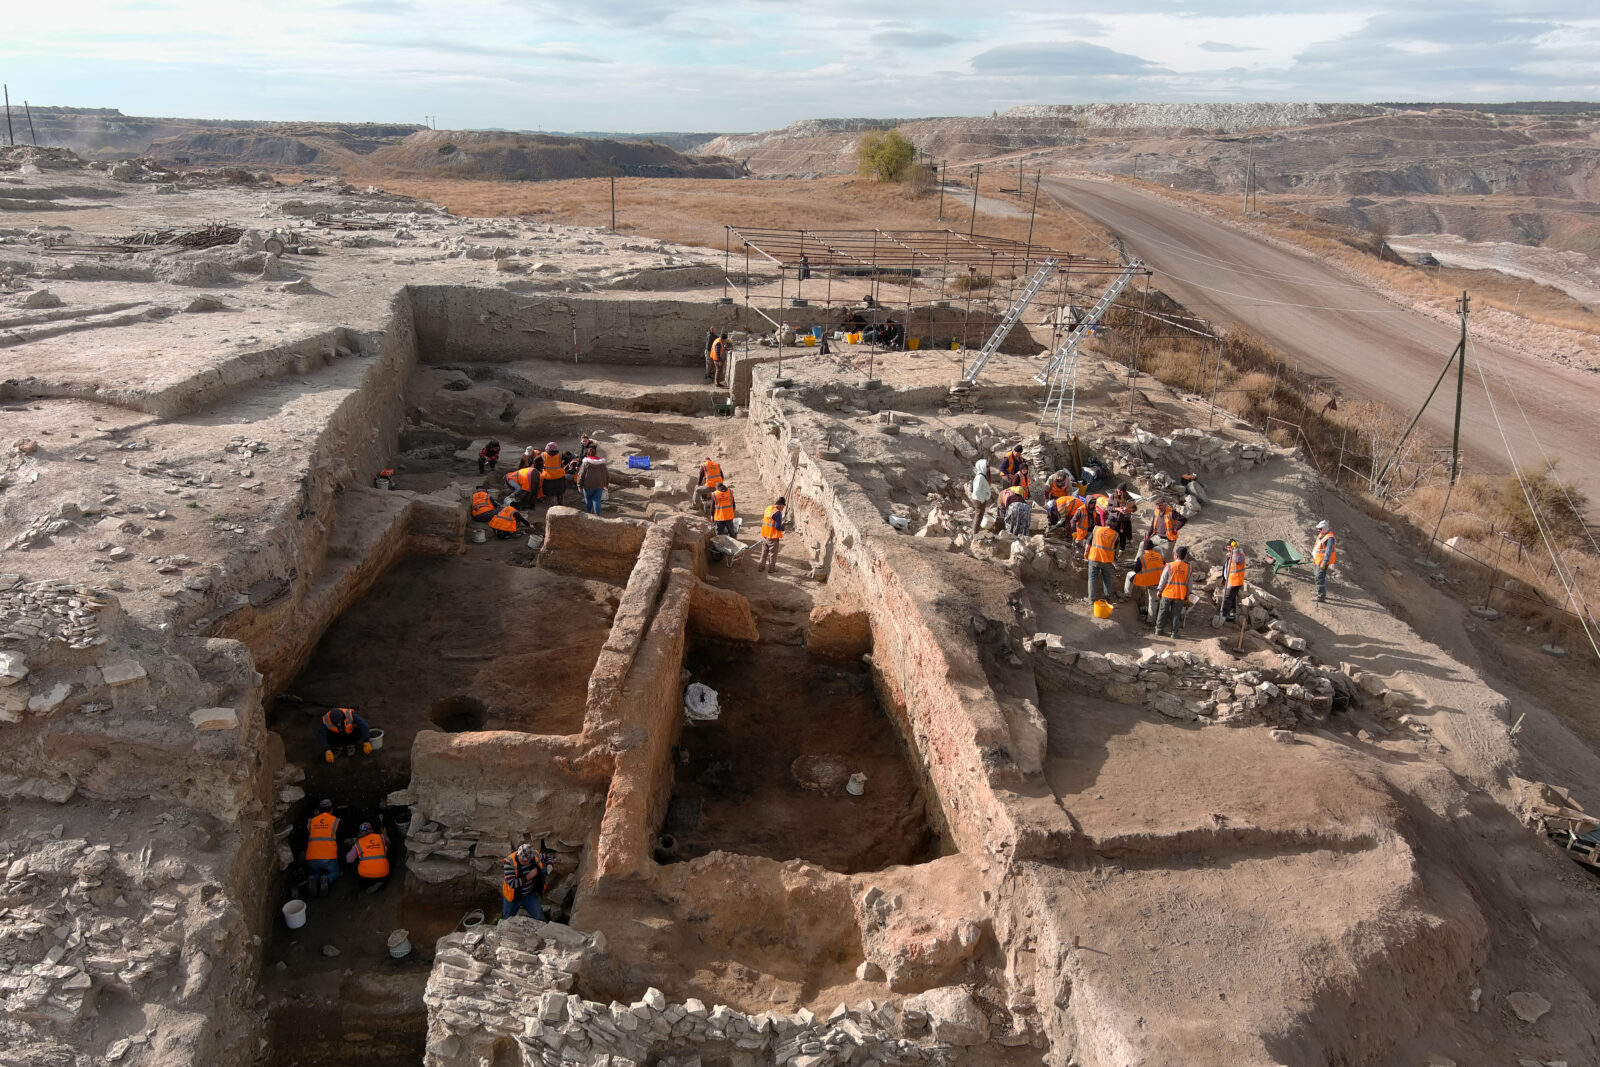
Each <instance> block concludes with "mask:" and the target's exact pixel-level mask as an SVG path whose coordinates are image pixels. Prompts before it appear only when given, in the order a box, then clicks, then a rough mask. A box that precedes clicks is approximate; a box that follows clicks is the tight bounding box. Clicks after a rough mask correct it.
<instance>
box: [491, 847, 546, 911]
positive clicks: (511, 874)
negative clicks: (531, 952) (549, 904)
mask: <svg viewBox="0 0 1600 1067" xmlns="http://www.w3.org/2000/svg"><path fill="white" fill-rule="evenodd" d="M546 865H547V861H546V858H545V856H544V855H543V854H542V853H540V852H539V850H538V849H536V848H534V847H533V846H532V845H518V846H517V847H516V850H515V851H513V852H512V853H511V854H510V855H509V856H507V857H506V858H505V863H504V864H503V865H502V868H501V871H502V875H501V883H500V896H501V897H502V898H503V899H502V901H501V904H500V918H501V919H509V918H511V917H512V916H513V915H515V914H516V913H517V912H518V911H525V912H527V913H528V914H529V915H531V916H532V917H533V918H535V919H538V920H539V921H540V922H543V921H544V905H543V904H541V903H540V902H539V894H540V893H542V892H544V876H545V869H546Z"/></svg>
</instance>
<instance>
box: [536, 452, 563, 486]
mask: <svg viewBox="0 0 1600 1067" xmlns="http://www.w3.org/2000/svg"><path fill="white" fill-rule="evenodd" d="M539 455H540V457H541V458H542V459H543V460H544V469H543V470H542V471H540V472H539V477H540V478H541V479H543V480H544V481H547V482H553V481H555V480H556V479H557V478H565V477H566V476H567V468H566V465H565V464H563V463H562V462H561V453H560V452H541V453H539Z"/></svg>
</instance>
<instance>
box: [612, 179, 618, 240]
mask: <svg viewBox="0 0 1600 1067" xmlns="http://www.w3.org/2000/svg"><path fill="white" fill-rule="evenodd" d="M611 232H612V233H616V232H617V176H616V175H615V174H613V175H612V176H611Z"/></svg>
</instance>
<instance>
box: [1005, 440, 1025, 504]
mask: <svg viewBox="0 0 1600 1067" xmlns="http://www.w3.org/2000/svg"><path fill="white" fill-rule="evenodd" d="M1000 473H1001V474H1002V475H1004V476H1005V479H1006V484H1007V485H1014V486H1019V487H1020V488H1021V489H1022V491H1023V493H1027V492H1028V461H1027V459H1026V458H1025V457H1024V456H1023V455H1022V446H1021V445H1020V444H1017V445H1012V446H1011V451H1009V452H1007V453H1006V454H1005V455H1003V456H1001V457H1000Z"/></svg>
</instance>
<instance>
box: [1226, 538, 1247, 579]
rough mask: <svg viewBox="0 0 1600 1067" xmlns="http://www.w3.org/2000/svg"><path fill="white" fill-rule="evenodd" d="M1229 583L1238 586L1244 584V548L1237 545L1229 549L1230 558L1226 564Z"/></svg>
mask: <svg viewBox="0 0 1600 1067" xmlns="http://www.w3.org/2000/svg"><path fill="white" fill-rule="evenodd" d="M1224 566H1225V568H1226V570H1225V572H1224V573H1226V574H1227V577H1228V584H1229V585H1230V586H1234V587H1238V586H1241V585H1243V584H1244V549H1242V548H1239V547H1238V546H1235V547H1233V548H1230V549H1229V550H1228V559H1227V562H1226V563H1225V564H1224Z"/></svg>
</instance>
